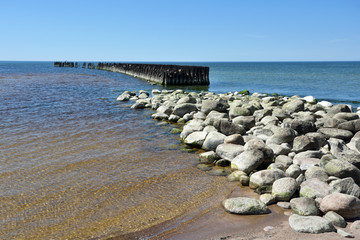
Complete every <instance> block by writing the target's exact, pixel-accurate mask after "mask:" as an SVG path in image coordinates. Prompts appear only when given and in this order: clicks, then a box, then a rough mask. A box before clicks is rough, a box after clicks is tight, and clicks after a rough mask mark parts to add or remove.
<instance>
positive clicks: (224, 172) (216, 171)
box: [206, 166, 231, 176]
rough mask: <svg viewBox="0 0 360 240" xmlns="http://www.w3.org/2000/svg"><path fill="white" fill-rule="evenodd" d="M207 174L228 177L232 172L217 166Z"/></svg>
mask: <svg viewBox="0 0 360 240" xmlns="http://www.w3.org/2000/svg"><path fill="white" fill-rule="evenodd" d="M206 173H207V174H208V175H210V176H227V175H229V174H230V173H231V171H230V170H229V169H227V168H223V167H218V166H215V167H213V168H212V169H211V170H209V171H207V172H206Z"/></svg>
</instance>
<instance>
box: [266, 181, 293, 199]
mask: <svg viewBox="0 0 360 240" xmlns="http://www.w3.org/2000/svg"><path fill="white" fill-rule="evenodd" d="M297 188H298V184H297V182H296V180H295V179H294V178H291V177H284V178H280V179H277V180H275V181H274V183H273V185H272V195H273V196H275V198H276V200H277V201H289V200H290V199H291V197H292V196H293V194H294V193H295V192H296V190H297Z"/></svg>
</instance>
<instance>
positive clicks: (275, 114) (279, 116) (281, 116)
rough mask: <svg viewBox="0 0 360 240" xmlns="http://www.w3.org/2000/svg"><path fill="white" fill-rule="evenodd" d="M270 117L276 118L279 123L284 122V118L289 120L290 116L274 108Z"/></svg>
mask: <svg viewBox="0 0 360 240" xmlns="http://www.w3.org/2000/svg"><path fill="white" fill-rule="evenodd" d="M272 116H273V117H276V118H277V119H279V120H280V121H282V120H284V119H285V118H289V117H290V114H288V113H287V112H286V111H285V110H283V109H281V108H275V109H274V110H273V112H272Z"/></svg>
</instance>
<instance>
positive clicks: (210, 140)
mask: <svg viewBox="0 0 360 240" xmlns="http://www.w3.org/2000/svg"><path fill="white" fill-rule="evenodd" d="M225 137H226V136H225V135H224V134H222V133H219V132H210V133H208V135H207V136H206V138H205V141H204V143H203V146H202V148H203V149H205V150H215V149H216V147H217V146H218V145H220V144H222V143H224V139H225Z"/></svg>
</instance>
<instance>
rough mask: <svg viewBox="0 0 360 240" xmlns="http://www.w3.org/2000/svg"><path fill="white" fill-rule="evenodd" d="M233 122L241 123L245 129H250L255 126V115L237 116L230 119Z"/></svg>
mask: <svg viewBox="0 0 360 240" xmlns="http://www.w3.org/2000/svg"><path fill="white" fill-rule="evenodd" d="M232 122H233V123H234V124H240V125H242V126H243V127H244V128H245V130H250V129H251V128H252V127H254V126H255V117H254V116H239V117H236V118H234V119H233V120H232Z"/></svg>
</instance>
